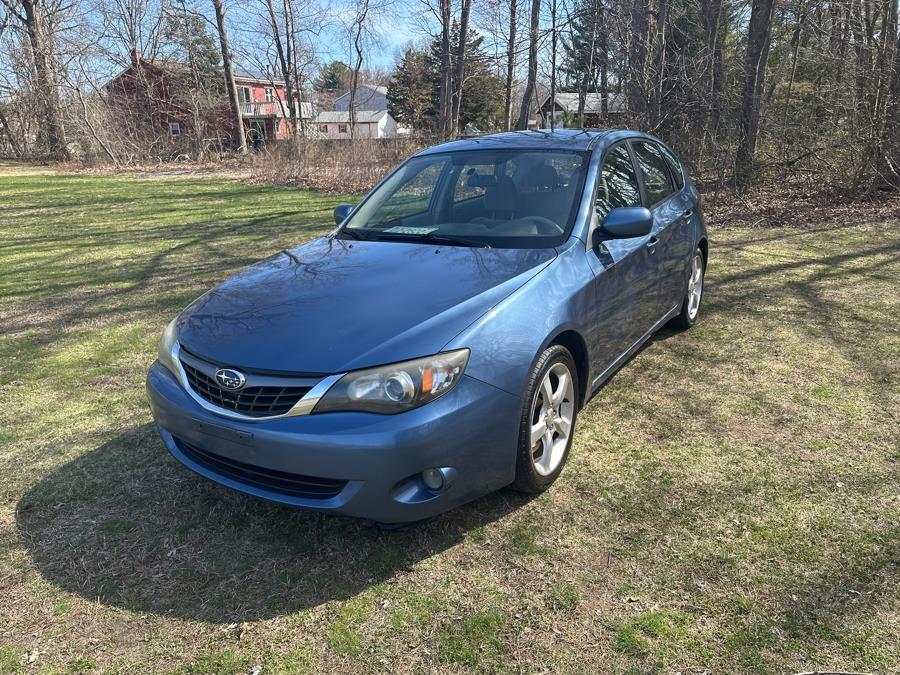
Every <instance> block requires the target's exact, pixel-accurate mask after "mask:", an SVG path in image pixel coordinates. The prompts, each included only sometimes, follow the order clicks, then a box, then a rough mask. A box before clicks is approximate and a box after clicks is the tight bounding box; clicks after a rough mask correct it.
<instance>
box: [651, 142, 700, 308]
mask: <svg viewBox="0 0 900 675" xmlns="http://www.w3.org/2000/svg"><path fill="white" fill-rule="evenodd" d="M657 147H658V148H659V150H660V152H661V153H662V156H663V159H664V160H665V161H666V164H667V166H668V167H669V172H670V173H671V175H672V182H673V183H674V185H675V193H674V194H673V195H672V196H671V197H670V198H669V200H668V202H667V209H668V210H669V212H670V214H671V215H670V217H671V218H672V219H673V220H672V224H671V225H670V226H669V231H668V233H667V235H668V236H667V237H666V239H667V241H666V248H665V250H660V251H658V253H660V254H663V255H661V256H660V258H661V260H662V261H663V262H662V265H661V269H660V273H661V274H662V278H661V279H660V282H659V283H660V293H661V294H662V298H663V304H664V305H666V306H669V307H671V306H673V305H675V304H677V303H679V302H681V300H682V298H683V295H684V292H685V284H686V283H687V277H686V274H687V272H688V269H689V266H690V265H689V261H690V259H691V257H692V254H693V247H694V231H695V230H694V223H695V220H696V219H697V218H699V217H700V214H699V213H698V212H697V202H696V197H695V194H694V192H693V191H692V190H691V189H689V188H687V187H686V185H685V184H686V182H687V181H685V179H684V168H683V167H682V166H681V162H680V161H678V158H676V157H675V154H674V153H673V152H672V151H671V150H669V148H667V147H666V146H665V145H663V144H662V143H657ZM659 248H662V245H660V247H659Z"/></svg>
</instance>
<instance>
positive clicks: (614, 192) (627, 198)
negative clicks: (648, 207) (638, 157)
mask: <svg viewBox="0 0 900 675" xmlns="http://www.w3.org/2000/svg"><path fill="white" fill-rule="evenodd" d="M622 206H641V190H640V188H639V187H638V181H637V176H636V175H635V173H634V165H633V164H632V163H631V155H630V154H628V148H626V147H625V146H624V145H617V146H616V147H614V148H613V149H612V150H610V151H609V152H608V153H607V154H606V160H605V161H604V162H603V169H601V171H600V184H599V185H598V187H597V200H596V202H595V205H594V208H595V209H596V210H597V216H598V217H599V218H600V220H603V219H604V218H605V217H606V214H608V213H609V212H610V211H612V210H613V209H617V208H619V207H622Z"/></svg>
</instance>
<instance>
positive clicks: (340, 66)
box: [315, 61, 350, 92]
mask: <svg viewBox="0 0 900 675" xmlns="http://www.w3.org/2000/svg"><path fill="white" fill-rule="evenodd" d="M349 76H350V66H348V65H347V64H346V63H344V62H343V61H332V62H331V63H326V64H323V65H322V69H321V70H320V71H319V79H318V80H316V82H315V89H316V91H318V92H334V91H341V90H342V89H346V88H347V78H348V77H349Z"/></svg>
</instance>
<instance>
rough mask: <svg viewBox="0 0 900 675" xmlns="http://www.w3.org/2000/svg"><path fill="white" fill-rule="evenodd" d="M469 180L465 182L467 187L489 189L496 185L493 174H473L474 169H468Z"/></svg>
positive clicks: (495, 177) (495, 178)
mask: <svg viewBox="0 0 900 675" xmlns="http://www.w3.org/2000/svg"><path fill="white" fill-rule="evenodd" d="M470 171H472V173H470V174H469V179H468V180H467V181H466V182H467V183H468V185H469V187H474V188H489V187H493V186H494V185H496V184H497V176H494V175H493V174H483V173H475V172H474V171H475V170H474V169H470Z"/></svg>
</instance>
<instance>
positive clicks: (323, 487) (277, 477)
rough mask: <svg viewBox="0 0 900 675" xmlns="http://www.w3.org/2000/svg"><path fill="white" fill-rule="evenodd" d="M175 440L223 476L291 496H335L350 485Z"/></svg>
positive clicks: (322, 497)
mask: <svg viewBox="0 0 900 675" xmlns="http://www.w3.org/2000/svg"><path fill="white" fill-rule="evenodd" d="M175 443H176V445H177V446H178V449H179V450H181V452H183V453H184V454H185V455H186V456H187V457H188V459H190V460H192V461H194V462H196V463H197V464H199V465H200V466H202V467H204V468H206V469H208V470H210V471H213V472H215V473H217V474H219V475H220V476H225V477H226V478H232V479H234V480H237V481H239V482H241V483H244V484H247V485H253V486H256V487H259V488H262V489H264V490H268V491H270V492H277V493H279V494H283V495H288V496H290V497H301V498H303V499H331V498H332V497H336V496H337V495H339V494H340V492H341V490H343V489H344V487H346V485H347V481H345V480H338V479H336V478H316V477H314V476H301V475H299V474H293V473H286V472H284V471H276V470H274V469H266V468H264V467H261V466H253V465H251V464H244V463H243V462H238V461H237V460H234V459H229V458H228V457H222V456H221V455H216V454H213V453H211V452H207V451H206V450H203V449H201V448H198V447H197V446H196V445H191V444H190V443H186V442H185V441H183V440H181V439H180V438H176V439H175Z"/></svg>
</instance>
